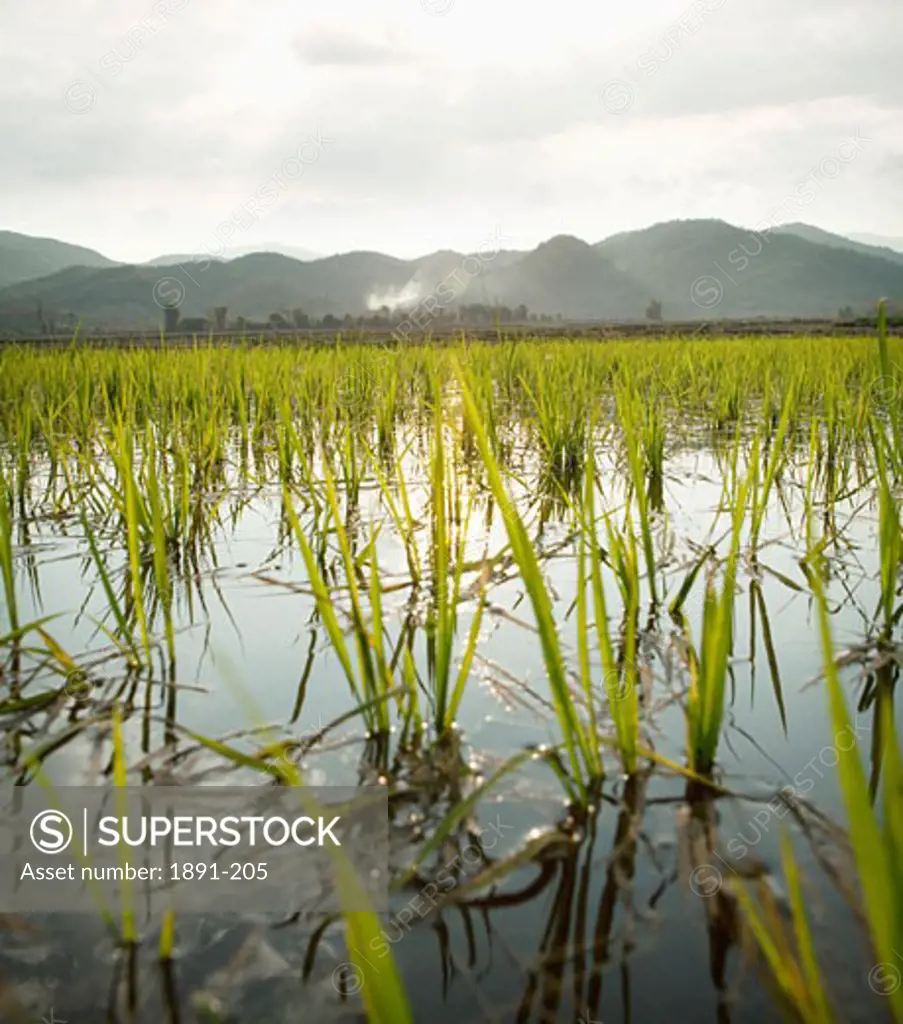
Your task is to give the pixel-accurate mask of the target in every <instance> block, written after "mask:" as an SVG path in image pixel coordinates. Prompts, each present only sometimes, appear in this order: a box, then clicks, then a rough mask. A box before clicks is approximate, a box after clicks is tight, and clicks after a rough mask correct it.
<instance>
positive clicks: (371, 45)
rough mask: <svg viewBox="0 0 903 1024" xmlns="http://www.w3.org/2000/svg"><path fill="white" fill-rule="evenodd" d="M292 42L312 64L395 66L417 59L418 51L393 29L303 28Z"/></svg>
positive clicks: (298, 53) (301, 55) (301, 57)
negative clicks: (403, 40)
mask: <svg viewBox="0 0 903 1024" xmlns="http://www.w3.org/2000/svg"><path fill="white" fill-rule="evenodd" d="M292 46H293V49H294V51H295V53H296V54H297V56H298V57H299V58H300V59H301V60H302V61H303V62H304V63H305V64H308V65H310V66H312V67H343V68H347V67H397V66H400V65H404V64H409V63H412V62H417V61H418V60H419V55H418V53H417V51H416V50H414V49H412V48H410V47H409V46H408V45H406V44H405V43H404V42H402V41H401V40H400V39H399V38H398V35H397V33H396V32H395V31H394V30H392V29H389V30H388V31H387V30H385V29H382V30H380V29H375V28H371V29H370V30H369V31H367V30H355V31H352V30H350V29H347V28H339V27H332V26H328V25H327V26H320V27H313V28H306V29H304V30H303V31H301V32H298V33H296V34H295V36H294V37H293V39H292Z"/></svg>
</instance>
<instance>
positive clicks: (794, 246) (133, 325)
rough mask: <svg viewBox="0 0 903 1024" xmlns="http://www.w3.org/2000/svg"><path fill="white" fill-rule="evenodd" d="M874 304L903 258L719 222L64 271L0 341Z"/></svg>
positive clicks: (8, 313) (795, 313) (20, 295)
mask: <svg viewBox="0 0 903 1024" xmlns="http://www.w3.org/2000/svg"><path fill="white" fill-rule="evenodd" d="M803 235H805V236H806V237H803ZM86 251H89V250H86ZM94 255H95V256H98V254H94ZM98 258H99V259H101V260H103V259H104V257H99V256H98ZM108 262H109V261H107V263H108ZM429 296H433V298H432V300H430V299H429ZM880 296H886V297H888V298H889V299H890V300H891V302H892V303H893V304H894V305H897V306H899V305H903V255H900V254H894V253H893V252H892V251H891V250H884V249H880V248H877V247H874V246H868V245H865V244H864V243H857V242H855V241H853V240H850V239H843V238H842V236H835V235H831V234H830V233H828V232H822V231H820V230H819V229H817V228H811V227H809V226H807V225H799V226H797V230H796V231H792V230H788V229H786V228H783V229H779V230H772V231H769V232H766V233H764V234H761V235H760V234H756V233H755V232H753V231H750V230H746V229H743V228H739V227H736V226H734V225H732V224H727V223H725V222H724V221H719V220H685V221H670V222H667V223H663V224H656V225H654V226H652V227H649V228H645V229H643V230H640V231H628V232H622V233H620V234H617V235H613V236H612V237H610V238H607V239H605V240H604V241H602V242H598V243H597V244H595V245H589V244H587V243H586V242H584V241H582V240H581V239H579V238H575V237H573V236H570V235H559V236H556V237H555V238H551V239H549V240H548V241H546V242H543V243H542V244H541V245H539V246H537V248H536V249H534V250H532V251H530V252H512V251H504V252H500V253H498V254H497V255H496V256H495V257H494V258H492V259H481V258H480V257H479V256H474V255H471V256H469V257H468V256H465V255H463V254H461V253H458V252H455V251H453V250H440V251H438V252H434V253H430V254H427V255H425V256H422V257H420V258H418V259H414V260H402V259H397V258H396V257H394V256H387V255H385V254H383V253H378V252H351V253H343V254H340V255H336V256H328V257H325V258H322V259H317V260H309V261H306V262H302V261H300V260H297V259H292V258H291V257H289V256H284V255H280V254H278V253H254V254H251V255H248V256H241V257H237V258H235V259H230V260H223V261H213V260H205V261H202V262H199V263H189V262H183V263H181V264H172V265H165V266H147V265H142V266H128V265H126V266H122V265H112V266H99V267H98V266H94V267H91V266H78V267H69V268H67V269H63V270H58V271H57V272H56V273H52V274H50V275H48V276H46V277H41V278H37V279H33V280H28V281H20V282H18V283H16V284H13V285H9V286H7V287H5V288H3V289H0V332H3V333H4V334H8V335H18V336H27V335H30V334H35V333H39V332H40V331H41V330H43V329H44V328H42V327H41V325H40V318H39V316H38V312H37V311H38V310H40V311H41V316H42V317H43V320H44V321H52V322H55V323H56V324H57V325H60V324H62V325H66V324H74V323H75V322H76V321H79V320H80V321H81V322H82V323H83V324H84V326H85V327H86V328H88V329H91V330H128V329H135V330H147V329H156V328H157V327H159V326H160V324H161V323H162V320H163V310H162V306H163V305H164V304H168V303H171V302H176V303H178V302H179V300H180V315H181V317H182V318H183V319H184V318H186V317H188V318H192V317H205V316H207V315H208V314H209V312H210V311H211V310H213V309H214V308H215V307H227V309H228V312H229V320H230V321H233V322H234V320H235V319H236V318H237V317H238V316H242V317H244V318H246V319H247V320H251V321H265V320H267V319H268V317H269V316H270V315H271V314H273V313H277V312H278V313H281V314H282V315H286V314H287V313H289V311H291V310H294V309H297V308H300V309H301V310H303V312H304V313H305V314H307V315H308V316H309V317H312V318H317V319H319V318H322V317H324V316H326V315H327V314H330V315H332V316H334V317H336V318H338V319H341V318H342V317H343V316H345V314H351V315H352V316H354V317H357V316H367V315H370V314H372V313H373V311H376V310H379V309H380V308H382V307H386V306H387V307H389V308H390V310H393V311H394V312H393V313H392V317H393V318H395V317H397V319H398V320H399V322H400V321H401V320H402V319H403V318H404V315H405V310H409V309H411V308H412V307H414V306H418V305H419V306H421V308H426V307H427V306H432V308H435V307H436V305H437V304H438V306H439V307H441V308H442V310H443V311H452V310H454V309H455V308H456V307H459V306H462V305H474V304H483V305H484V306H490V305H491V306H507V307H509V308H510V310H512V311H513V310H516V309H517V307H526V309H527V310H528V311H530V312H534V313H543V314H549V315H554V314H560V315H561V316H563V317H564V318H567V319H570V320H642V319H643V318H644V316H645V313H646V308H647V305H648V303H649V302H650V300H653V299H656V300H658V301H660V302H661V303H662V305H663V315H664V317H665V318H666V319H668V320H671V321H674V320H681V319H687V320H691V319H698V318H700V317H706V318H719V319H724V318H736V319H740V318H750V317H770V318H783V319H786V318H794V317H799V318H808V319H817V318H824V317H835V316H836V315H837V313H838V311H839V310H840V309H841V308H842V307H846V306H849V307H851V308H852V310H853V311H854V312H855V313H857V314H865V313H870V312H871V311H873V309H874V304H875V300H876V299H877V298H878V297H880ZM516 316H518V317H522V316H523V313H522V312H518V313H517V314H516ZM421 320H422V317H421ZM427 320H431V318H430V317H427Z"/></svg>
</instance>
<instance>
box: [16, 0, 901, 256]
mask: <svg viewBox="0 0 903 1024" xmlns="http://www.w3.org/2000/svg"><path fill="white" fill-rule="evenodd" d="M901 37H903V4H901V3H900V0H794V2H793V3H788V2H786V0H695V2H694V0H645V2H644V3H632V4H628V3H612V2H610V0H555V2H554V3H542V4H534V3H530V2H529V0H332V2H331V3H329V4H325V3H321V4H308V3H304V2H302V3H298V2H297V0H292V2H289V0H253V2H248V3H242V2H240V0H117V2H116V3H110V2H109V0H68V2H67V3H59V0H29V2H27V3H21V2H19V0H0V61H2V67H3V74H2V76H0V139H2V143H0V185H2V188H0V227H4V228H8V229H12V230H15V231H23V232H27V233H29V234H40V235H50V236H53V237H57V238H62V239H64V240H66V241H71V242H77V243H80V244H84V245H88V246H91V247H92V248H97V249H99V250H100V251H102V252H104V253H105V254H106V255H108V256H110V257H112V258H114V259H123V260H144V259H149V258H151V257H153V256H156V255H158V254H160V253H165V252H176V253H181V252H193V251H200V250H203V249H205V248H206V249H208V250H210V249H216V248H217V247H221V244H222V243H221V242H220V241H219V239H220V238H221V237H222V236H223V235H224V234H226V233H228V231H229V230H230V229H229V228H225V229H224V228H223V227H222V225H223V224H225V223H227V222H229V221H230V218H233V220H232V227H231V231H232V237H231V239H230V241H229V244H230V245H238V246H245V247H247V246H256V245H258V244H262V243H266V242H272V241H276V242H281V243H284V244H289V245H295V246H299V247H304V248H306V249H312V250H315V251H319V252H345V251H348V250H352V249H378V250H380V251H383V252H389V253H392V254H394V255H398V256H404V257H413V256H416V255H421V254H423V253H425V252H428V251H431V250H433V249H437V248H455V249H464V250H467V249H474V248H476V247H477V246H478V245H479V243H480V242H481V241H482V240H483V239H486V238H489V237H492V236H493V233H494V232H495V231H496V230H497V228H500V229H501V231H502V233H503V235H504V236H505V237H506V238H507V239H508V242H507V245H508V246H509V247H511V248H528V247H532V246H534V245H536V244H537V243H538V242H540V241H542V240H543V239H546V238H548V237H550V236H552V235H555V234H559V233H568V234H575V235H578V236H579V237H581V238H584V239H586V240H587V241H590V242H594V241H598V240H599V239H601V238H603V237H605V236H607V235H609V234H612V233H614V232H616V231H622V230H627V229H631V228H636V227H642V226H646V225H648V224H652V223H654V222H656V221H660V220H669V219H673V218H678V217H720V218H723V219H725V220H729V221H732V222H734V223H738V224H742V225H746V226H753V225H756V224H758V223H760V222H762V221H763V220H764V219H766V218H768V217H769V216H770V215H771V212H772V211H773V210H774V209H775V208H776V207H777V206H778V205H779V204H780V203H781V202H782V201H783V200H785V199H787V198H788V197H792V196H798V195H799V194H800V192H799V189H800V185H801V184H802V183H803V182H805V181H806V180H807V179H808V180H809V182H810V188H809V190H808V191H807V192H806V193H805V194H806V195H807V196H808V195H810V193H812V194H813V196H812V198H809V199H807V200H806V201H805V202H800V203H797V205H798V209H796V213H797V216H795V217H794V216H789V215H787V216H785V217H784V219H785V220H793V219H799V220H804V221H807V222H809V223H813V224H816V225H818V226H820V227H824V228H827V229H829V230H833V231H839V232H874V233H880V234H886V235H903V75H901V73H900V70H899V69H900V57H899V41H900V39H901ZM857 131H858V133H859V139H860V142H859V144H858V148H856V149H855V150H854V149H851V148H850V146H849V145H847V146H846V147H845V148H843V149H840V150H839V148H838V147H842V146H844V144H845V140H848V139H850V138H851V137H855V136H856V134H857ZM317 140H319V141H317ZM863 140H865V141H863ZM838 154H840V155H838ZM851 154H853V155H851ZM301 161H304V162H303V163H302V162H301ZM813 172H816V175H815V177H814V178H812V177H810V176H811V175H812V174H813ZM243 206H244V213H242V212H241V210H242V207H243ZM792 209H793V207H792V204H791V205H789V206H787V207H786V210H787V212H788V214H789V213H790V212H792Z"/></svg>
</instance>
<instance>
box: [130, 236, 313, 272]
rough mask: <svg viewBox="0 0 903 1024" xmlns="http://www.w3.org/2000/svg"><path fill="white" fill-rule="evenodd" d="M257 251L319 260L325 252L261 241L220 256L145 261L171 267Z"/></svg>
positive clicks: (190, 255) (187, 255)
mask: <svg viewBox="0 0 903 1024" xmlns="http://www.w3.org/2000/svg"><path fill="white" fill-rule="evenodd" d="M255 253H277V254H278V255H280V256H289V257H290V258H291V259H293V260H301V261H302V262H306V261H308V260H319V259H322V258H323V254H322V253H319V252H314V251H313V250H312V249H302V248H301V247H300V246H297V245H283V244H282V243H281V242H261V243H260V244H259V245H236V246H232V247H230V248H228V249H225V250H224V251H223V253H222V255H220V256H209V255H208V254H207V253H182V254H179V253H174V254H171V255H165V256H155V257H154V258H153V259H152V260H147V261H145V262H144V263H143V264H142V266H145V267H171V266H173V265H174V264H176V263H201V262H204V261H206V260H217V261H222V260H235V259H239V258H240V257H242V256H251V255H253V254H255Z"/></svg>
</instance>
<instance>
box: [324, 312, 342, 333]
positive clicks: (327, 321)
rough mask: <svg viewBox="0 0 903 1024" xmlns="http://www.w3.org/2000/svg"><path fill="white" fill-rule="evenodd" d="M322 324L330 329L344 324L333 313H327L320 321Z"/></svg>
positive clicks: (332, 329)
mask: <svg viewBox="0 0 903 1024" xmlns="http://www.w3.org/2000/svg"><path fill="white" fill-rule="evenodd" d="M320 326H321V327H325V328H326V330H328V331H334V330H335V329H336V328H337V327H341V326H342V321H341V320H339V318H338V317H335V316H333V315H332V313H327V314H326V316H324V317H323V319H322V320H321V321H320Z"/></svg>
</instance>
